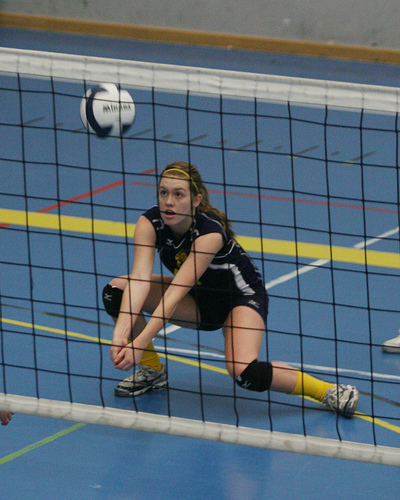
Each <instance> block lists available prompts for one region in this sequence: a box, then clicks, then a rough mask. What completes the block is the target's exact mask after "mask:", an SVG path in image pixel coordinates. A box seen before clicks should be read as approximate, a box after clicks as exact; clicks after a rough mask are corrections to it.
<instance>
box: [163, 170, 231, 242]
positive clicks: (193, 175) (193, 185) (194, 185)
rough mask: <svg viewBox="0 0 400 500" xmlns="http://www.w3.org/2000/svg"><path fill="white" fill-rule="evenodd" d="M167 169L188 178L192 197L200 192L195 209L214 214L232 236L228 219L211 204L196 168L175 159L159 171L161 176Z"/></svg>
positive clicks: (229, 235) (228, 234)
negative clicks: (200, 198) (199, 199)
mask: <svg viewBox="0 0 400 500" xmlns="http://www.w3.org/2000/svg"><path fill="white" fill-rule="evenodd" d="M168 171H173V172H175V173H176V175H177V176H179V175H180V176H181V177H186V178H187V179H188V180H189V184H190V191H191V193H192V195H193V197H195V196H197V195H198V194H201V196H202V200H201V202H200V205H199V206H198V207H197V209H196V211H197V212H200V213H201V212H203V213H208V214H214V215H216V216H217V217H218V218H219V219H220V220H221V224H222V227H223V228H224V231H225V232H226V234H227V236H228V238H234V237H235V233H234V232H233V230H232V227H231V222H230V220H229V219H228V218H227V216H226V214H224V212H221V210H219V209H218V208H216V207H214V206H213V205H212V204H211V200H210V195H209V193H208V191H207V188H206V186H205V184H204V182H203V179H202V178H201V175H200V173H199V171H198V170H197V168H196V167H195V166H194V165H192V164H191V163H187V162H184V161H176V162H174V163H171V164H170V165H167V166H166V167H165V168H164V170H163V171H162V173H161V177H162V176H163V175H164V174H166V173H167V172H168Z"/></svg>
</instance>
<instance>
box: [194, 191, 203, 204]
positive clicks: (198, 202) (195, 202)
mask: <svg viewBox="0 0 400 500" xmlns="http://www.w3.org/2000/svg"><path fill="white" fill-rule="evenodd" d="M202 199H203V195H201V194H200V193H199V194H197V195H196V196H195V197H194V199H193V208H197V207H198V206H199V205H200V203H201V200H202Z"/></svg>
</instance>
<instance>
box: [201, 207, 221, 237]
mask: <svg viewBox="0 0 400 500" xmlns="http://www.w3.org/2000/svg"><path fill="white" fill-rule="evenodd" d="M196 223H197V226H198V227H201V228H202V229H203V230H204V231H205V232H212V233H215V232H217V233H223V232H224V228H223V225H222V222H221V219H220V218H219V217H218V215H217V214H214V213H211V212H200V213H199V214H197V215H196Z"/></svg>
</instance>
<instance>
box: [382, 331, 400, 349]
mask: <svg viewBox="0 0 400 500" xmlns="http://www.w3.org/2000/svg"><path fill="white" fill-rule="evenodd" d="M399 333H400V330H399ZM382 351H385V352H393V353H398V354H400V335H398V336H397V337H395V338H394V339H390V340H387V341H386V342H384V343H383V344H382Z"/></svg>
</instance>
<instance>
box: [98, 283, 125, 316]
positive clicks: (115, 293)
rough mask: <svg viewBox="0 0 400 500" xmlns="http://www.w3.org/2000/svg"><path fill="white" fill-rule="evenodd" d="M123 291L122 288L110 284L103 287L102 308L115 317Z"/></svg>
mask: <svg viewBox="0 0 400 500" xmlns="http://www.w3.org/2000/svg"><path fill="white" fill-rule="evenodd" d="M123 293H124V292H123V290H121V289H120V288H117V287H115V286H111V285H106V286H105V287H104V289H103V304H104V308H105V310H106V311H107V313H108V314H109V315H110V316H112V317H113V318H115V319H116V318H118V314H119V310H120V308H121V302H122V294H123Z"/></svg>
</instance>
